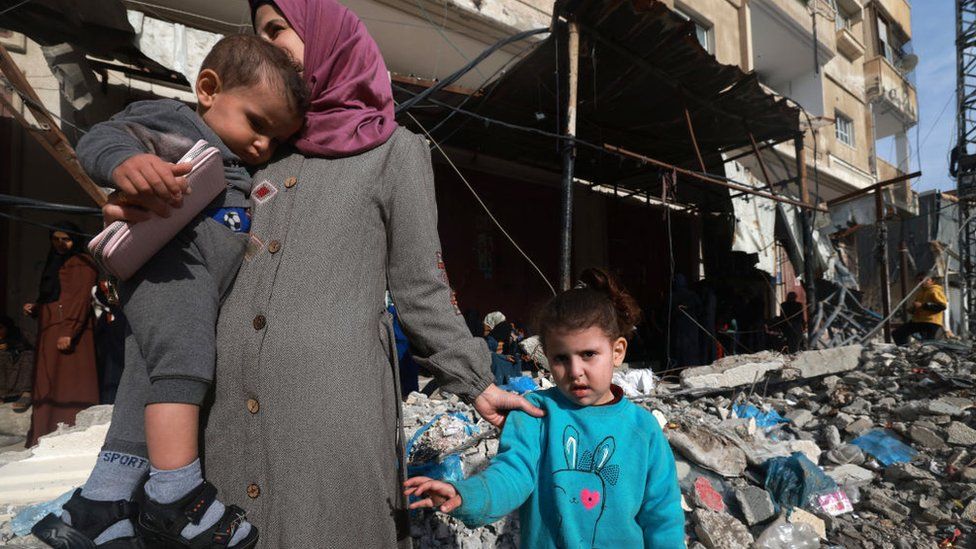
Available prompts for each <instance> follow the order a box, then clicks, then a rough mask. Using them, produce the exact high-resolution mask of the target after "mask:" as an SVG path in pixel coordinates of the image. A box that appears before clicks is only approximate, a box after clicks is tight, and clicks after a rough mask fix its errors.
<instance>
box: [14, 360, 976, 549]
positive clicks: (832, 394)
mask: <svg viewBox="0 0 976 549" xmlns="http://www.w3.org/2000/svg"><path fill="white" fill-rule="evenodd" d="M631 373H633V372H631ZM621 374H622V375H624V376H626V375H628V372H627V371H624V372H621ZM644 374H645V372H641V375H640V376H636V375H635V376H630V377H633V378H634V379H635V380H636V379H637V378H642V377H646V376H645V375H644ZM974 380H976V354H974V353H973V352H972V351H971V350H970V348H969V347H967V346H963V345H959V344H949V343H940V344H937V345H936V344H931V345H918V344H915V345H914V346H908V347H896V346H894V345H883V344H877V345H872V346H868V347H864V348H862V347H860V346H850V347H840V348H835V349H828V350H823V351H811V352H806V353H800V354H798V355H795V356H785V355H781V354H777V353H768V352H764V353H759V354H757V355H739V356H735V357H728V358H726V359H723V360H720V361H718V362H716V363H714V364H712V365H710V366H704V367H700V368H689V369H687V370H685V371H684V372H682V374H681V375H680V376H679V377H678V378H677V379H676V381H673V382H668V380H663V381H662V380H658V381H657V382H653V383H652V382H649V381H648V380H643V381H641V382H640V383H633V387H630V389H631V390H629V391H628V397H629V398H631V399H632V400H633V401H634V402H637V403H638V404H639V405H641V406H644V407H646V408H647V409H648V410H650V411H651V412H652V413H653V414H654V416H655V417H656V418H657V419H658V422H659V423H660V424H661V426H662V428H663V430H664V432H665V435H666V436H667V438H668V440H669V442H670V444H671V446H672V449H673V450H674V454H675V459H676V462H677V470H678V477H679V484H680V486H681V490H682V496H683V505H684V507H685V510H686V511H687V513H686V519H687V523H686V531H687V534H688V539H689V547H691V548H694V549H701V548H723V549H724V548H736V547H743V548H745V547H757V548H761V549H780V548H782V549H807V548H816V547H826V548H839V547H845V548H852V549H853V548H860V547H863V548H866V549H882V548H885V549H887V548H895V549H904V548H928V547H931V548H937V547H976V390H974ZM535 381H536V382H538V383H539V384H540V385H543V386H546V385H548V384H547V383H545V382H544V381H543V380H535ZM93 412H94V410H93ZM98 412H99V413H98V414H97V415H98V416H99V418H98V421H91V422H88V423H89V424H91V425H92V426H85V427H82V428H80V430H79V428H73V429H72V430H65V432H64V433H59V434H58V435H57V436H52V437H50V438H48V437H45V442H44V444H42V445H41V446H42V447H45V448H48V447H49V448H60V447H61V446H64V445H63V444H59V443H58V441H59V440H61V439H62V438H64V439H65V440H67V438H65V437H70V436H75V437H79V436H89V435H88V433H94V434H95V435H98V436H95V435H92V436H90V437H89V438H92V439H93V441H95V439H98V438H99V437H100V436H104V433H103V431H104V429H105V428H106V424H105V422H106V421H107V419H108V418H107V415H106V413H105V411H104V410H98ZM402 421H403V426H404V433H405V435H406V437H407V440H406V441H405V446H406V448H407V460H408V467H409V472H410V474H411V475H418V474H423V475H427V476H433V477H438V478H447V479H453V478H460V477H461V476H468V475H471V474H475V473H477V472H479V471H481V470H483V469H484V467H486V466H487V464H488V462H489V460H490V458H491V457H492V456H494V454H495V453H496V452H497V449H498V439H497V431H496V430H495V429H494V428H493V427H492V426H491V425H489V424H488V423H486V422H484V421H483V420H480V419H479V418H478V415H477V414H476V413H475V411H474V409H473V408H472V407H471V406H469V405H467V404H465V403H464V402H461V401H460V400H459V399H458V398H457V397H454V396H450V395H441V394H440V393H435V394H434V396H432V397H428V396H425V395H423V394H421V393H413V394H411V395H410V396H409V397H408V398H407V399H406V401H405V403H404V406H403V416H402ZM75 431H77V432H75ZM86 440H87V439H86ZM96 442H97V441H96ZM72 446H74V447H75V448H77V447H78V446H77V445H72ZM88 446H90V447H91V451H86V452H84V453H85V455H86V456H87V455H88V454H89V453H91V454H92V455H93V452H94V450H95V449H96V448H97V444H95V443H94V442H92V443H91V444H86V445H85V447H86V448H87V447H88ZM41 450H43V448H41V449H40V450H38V449H35V450H34V451H33V452H32V453H31V452H27V454H32V455H31V457H30V458H29V459H23V457H24V456H23V455H20V456H16V459H3V458H5V457H6V456H0V464H2V463H7V465H6V467H0V483H2V481H3V479H4V478H12V477H11V475H10V472H12V471H14V469H15V468H17V467H33V466H34V465H33V464H34V462H38V463H36V465H40V460H42V459H49V458H48V457H47V455H46V454H51V455H52V456H53V455H57V456H59V457H58V459H60V460H69V459H70V460H77V459H79V458H76V457H75V456H74V454H71V455H68V453H65V452H64V451H60V450H59V451H58V452H60V453H58V452H55V451H54V450H47V451H41ZM62 453H63V454H64V456H63V457H60V456H61V454H62ZM89 459H90V458H89ZM66 463H67V461H66ZM79 464H80V462H79ZM87 465H88V466H90V464H87ZM35 469H37V470H38V472H39V473H40V472H42V470H41V469H38V468H37V467H35ZM26 470H27V469H25V471H26ZM31 470H32V471H33V470H34V469H31ZM4 473H6V474H4ZM15 476H16V477H17V478H18V479H19V478H21V477H22V475H21V474H17V475H15ZM76 476H77V477H78V478H77V479H74V480H78V479H83V477H84V475H81V474H79V475H76ZM73 478H74V477H73ZM53 488H54V485H52V486H51V487H50V489H49V490H48V492H49V493H54V491H55V490H53ZM26 493H27V492H26V491H25V494H26ZM38 501H40V500H38ZM26 503H27V502H26V500H25V501H24V504H26ZM7 507H8V508H7V509H5V514H6V516H5V517H3V518H6V519H8V520H9V519H10V518H11V517H12V516H13V515H15V514H17V512H18V510H19V509H21V508H22V507H21V505H20V504H17V505H13V506H10V505H8V506H7ZM0 522H2V520H0ZM410 527H411V536H412V537H413V539H414V546H415V547H418V548H423V549H428V548H429V549H436V548H446V547H452V548H456V547H461V548H479V547H502V548H508V547H516V546H517V540H518V518H517V516H516V514H513V515H510V516H509V517H506V518H505V519H503V520H501V521H498V522H496V523H494V524H490V525H486V526H484V527H481V528H474V529H469V528H466V527H465V526H464V525H463V524H461V523H460V522H459V521H457V520H455V519H453V518H451V517H449V516H445V515H443V514H440V513H437V512H434V511H431V510H420V511H415V512H411V513H410ZM0 538H2V541H3V542H6V543H11V544H13V545H22V546H24V547H32V546H33V545H31V541H30V538H29V537H26V538H15V539H11V530H10V522H8V523H6V524H4V525H3V526H2V528H0Z"/></svg>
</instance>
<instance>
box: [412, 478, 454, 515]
mask: <svg viewBox="0 0 976 549" xmlns="http://www.w3.org/2000/svg"><path fill="white" fill-rule="evenodd" d="M403 486H404V488H406V489H405V490H404V491H403V493H404V495H406V496H408V497H409V496H415V497H418V498H419V497H421V496H425V495H426V496H427V497H425V498H423V499H421V500H420V501H416V502H414V503H411V504H410V508H411V509H420V508H422V507H437V508H438V510H439V511H440V512H442V513H450V512H451V511H453V510H455V509H457V508H458V507H460V506H461V495H460V494H458V493H457V490H455V489H454V486H452V485H450V484H448V483H446V482H441V481H439V480H434V479H432V478H428V477H413V478H410V479H407V481H406V482H404V483H403Z"/></svg>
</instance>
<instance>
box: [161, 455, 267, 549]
mask: <svg viewBox="0 0 976 549" xmlns="http://www.w3.org/2000/svg"><path fill="white" fill-rule="evenodd" d="M202 483H203V471H202V470H201V469H200V460H199V459H197V460H194V461H193V463H191V464H189V465H186V466H184V467H180V468H179V469H172V470H163V469H157V468H155V467H150V469H149V480H148V481H147V482H146V495H147V496H149V498H150V499H152V500H153V501H156V502H159V503H173V502H174V501H176V500H178V499H180V498H182V497H185V496H186V495H187V494H189V493H190V492H191V491H193V489H194V488H196V487H197V486H200V485H201V484H202ZM224 509H225V507H224V504H223V503H220V502H219V501H217V500H214V502H213V503H211V504H210V507H208V508H207V512H206V513H204V514H203V518H201V519H200V523H199V524H192V523H191V524H187V525H186V527H184V528H183V531H182V532H180V534H181V535H182V536H183V537H184V538H186V539H193V538H194V537H196V536H197V535H198V534H200V532H203V531H204V530H206V529H207V528H210V527H211V526H213V525H214V524H216V523H217V521H218V520H220V517H222V516H224ZM250 531H251V523H249V522H247V521H242V522H241V524H240V526H238V528H237V531H236V532H234V536H233V537H232V538H231V539H230V543H228V544H227V545H228V546H229V547H233V546H234V545H236V544H237V543H239V542H240V541H241V540H242V539H244V537H245V536H247V534H248V533H249V532H250Z"/></svg>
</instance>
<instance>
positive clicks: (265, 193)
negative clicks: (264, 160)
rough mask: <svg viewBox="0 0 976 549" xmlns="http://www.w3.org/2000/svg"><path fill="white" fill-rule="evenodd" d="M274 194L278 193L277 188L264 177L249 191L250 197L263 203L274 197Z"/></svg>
mask: <svg viewBox="0 0 976 549" xmlns="http://www.w3.org/2000/svg"><path fill="white" fill-rule="evenodd" d="M276 194H278V188H277V187H275V186H274V185H272V184H271V182H270V181H268V180H267V179H265V180H264V181H262V182H261V183H258V186H257V187H254V190H253V191H251V198H253V199H254V201H255V202H257V203H258V204H264V203H265V202H267V201H269V200H271V199H272V198H274V195H276Z"/></svg>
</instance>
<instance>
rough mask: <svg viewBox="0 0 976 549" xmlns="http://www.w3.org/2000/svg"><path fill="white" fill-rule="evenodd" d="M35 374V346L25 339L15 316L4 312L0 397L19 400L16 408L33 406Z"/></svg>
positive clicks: (20, 410) (0, 318)
mask: <svg viewBox="0 0 976 549" xmlns="http://www.w3.org/2000/svg"><path fill="white" fill-rule="evenodd" d="M33 378H34V348H33V347H31V345H30V343H28V342H27V340H26V339H24V336H23V334H21V333H20V328H18V327H17V325H16V324H14V321H13V319H12V318H10V317H8V316H0V397H2V398H3V400H4V401H5V402H6V401H10V400H16V402H14V405H13V410H14V412H17V413H18V414H20V413H23V412H26V411H27V410H28V409H30V407H31V388H32V386H33V381H34V380H33Z"/></svg>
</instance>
